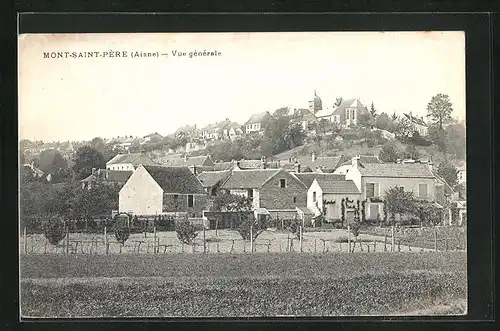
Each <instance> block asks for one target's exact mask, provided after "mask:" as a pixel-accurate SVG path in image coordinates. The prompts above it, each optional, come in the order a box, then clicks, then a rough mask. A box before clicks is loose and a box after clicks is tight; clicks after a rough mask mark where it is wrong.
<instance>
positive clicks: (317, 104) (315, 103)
mask: <svg viewBox="0 0 500 331" xmlns="http://www.w3.org/2000/svg"><path fill="white" fill-rule="evenodd" d="M321 109H323V102H322V101H321V98H320V97H319V96H318V95H317V94H316V90H314V99H313V100H311V101H309V111H310V112H311V113H313V114H316V113H317V112H318V111H320V110H321Z"/></svg>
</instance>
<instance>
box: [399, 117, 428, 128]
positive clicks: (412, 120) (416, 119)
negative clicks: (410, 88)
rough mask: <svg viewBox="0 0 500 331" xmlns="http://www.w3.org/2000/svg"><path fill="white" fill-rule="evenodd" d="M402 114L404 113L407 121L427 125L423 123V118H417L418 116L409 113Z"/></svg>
mask: <svg viewBox="0 0 500 331" xmlns="http://www.w3.org/2000/svg"><path fill="white" fill-rule="evenodd" d="M404 115H405V117H406V118H407V119H408V120H409V121H411V122H413V123H415V124H418V125H423V126H427V123H425V121H424V120H423V118H418V117H416V116H413V115H411V114H404Z"/></svg>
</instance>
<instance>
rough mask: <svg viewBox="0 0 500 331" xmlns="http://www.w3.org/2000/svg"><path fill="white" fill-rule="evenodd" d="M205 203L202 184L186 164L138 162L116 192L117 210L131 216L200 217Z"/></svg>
mask: <svg viewBox="0 0 500 331" xmlns="http://www.w3.org/2000/svg"><path fill="white" fill-rule="evenodd" d="M207 203H208V196H207V194H206V192H205V190H204V188H203V185H202V184H201V183H200V181H199V180H198V179H197V178H196V176H195V175H194V174H193V173H192V172H191V171H190V170H189V169H188V168H187V167H163V166H158V165H156V166H152V165H141V166H139V167H138V168H137V170H135V171H134V173H133V174H132V175H131V176H130V178H129V179H128V181H127V182H126V183H125V185H124V186H123V187H122V189H121V190H120V194H119V212H126V213H132V214H135V215H160V214H172V213H187V214H188V215H189V216H190V217H201V215H202V211H203V210H205V209H206V206H207Z"/></svg>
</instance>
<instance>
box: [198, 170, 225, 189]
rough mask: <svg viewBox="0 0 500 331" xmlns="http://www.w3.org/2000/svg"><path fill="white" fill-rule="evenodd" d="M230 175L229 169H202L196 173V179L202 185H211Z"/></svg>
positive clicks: (222, 180)
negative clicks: (202, 170) (199, 172)
mask: <svg viewBox="0 0 500 331" xmlns="http://www.w3.org/2000/svg"><path fill="white" fill-rule="evenodd" d="M230 175H231V171H230V170H223V171H204V172H202V173H201V174H199V175H198V180H199V181H200V182H201V184H202V185H203V187H213V186H215V185H217V183H219V182H224V181H225V180H226V179H228V178H229V176H230Z"/></svg>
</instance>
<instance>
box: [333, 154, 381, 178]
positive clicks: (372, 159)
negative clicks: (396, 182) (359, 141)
mask: <svg viewBox="0 0 500 331" xmlns="http://www.w3.org/2000/svg"><path fill="white" fill-rule="evenodd" d="M356 157H357V158H359V159H358V160H359V162H360V163H361V164H367V163H382V161H381V160H380V159H379V158H378V156H375V155H357V156H356ZM352 167H353V165H352V159H351V160H347V161H345V162H344V163H342V164H341V165H340V166H339V167H338V168H337V169H335V171H334V172H333V173H334V174H338V175H345V174H346V173H347V172H348V171H349V169H351V168H352Z"/></svg>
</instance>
